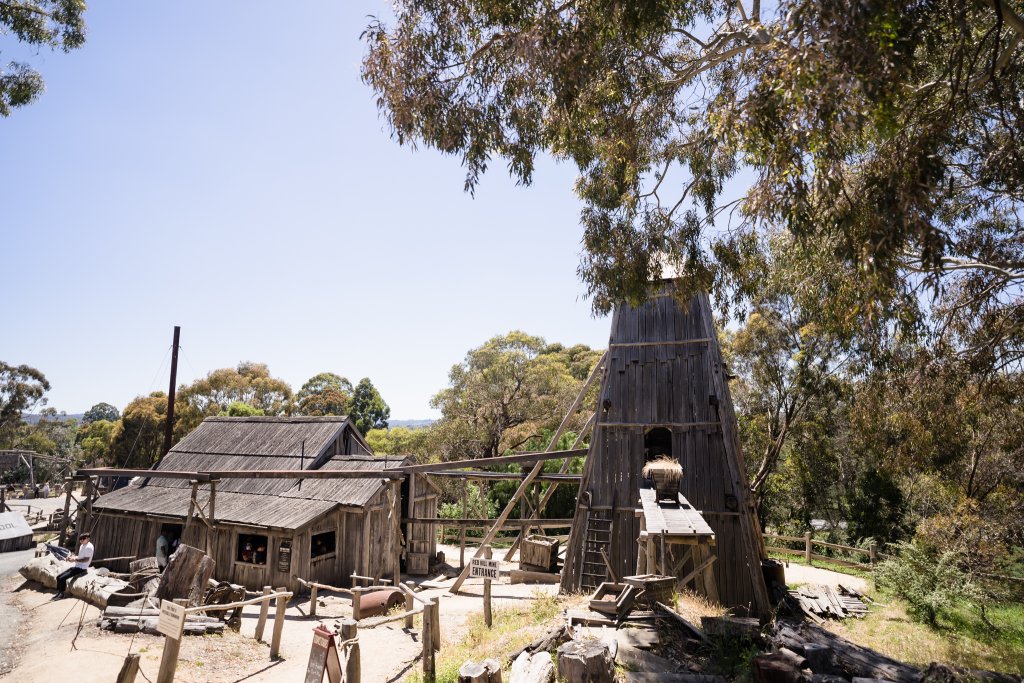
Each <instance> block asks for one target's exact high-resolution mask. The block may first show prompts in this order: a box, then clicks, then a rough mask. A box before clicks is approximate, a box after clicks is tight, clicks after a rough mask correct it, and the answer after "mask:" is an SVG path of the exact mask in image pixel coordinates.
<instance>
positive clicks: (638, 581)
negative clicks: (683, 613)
mask: <svg viewBox="0 0 1024 683" xmlns="http://www.w3.org/2000/svg"><path fill="white" fill-rule="evenodd" d="M622 580H623V581H625V582H626V583H627V584H629V585H630V586H633V587H634V588H635V589H636V592H637V596H636V600H637V602H639V603H641V604H642V605H644V606H646V607H649V608H651V609H653V608H654V603H655V602H660V603H662V604H665V605H670V604H671V601H672V591H673V590H675V584H676V579H675V577H674V576H662V575H661V574H640V575H639V576H626V577H623V579H622Z"/></svg>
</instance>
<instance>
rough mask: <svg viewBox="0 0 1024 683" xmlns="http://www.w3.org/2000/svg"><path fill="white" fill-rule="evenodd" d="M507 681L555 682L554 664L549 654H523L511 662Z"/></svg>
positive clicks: (523, 682) (518, 682) (513, 682)
mask: <svg viewBox="0 0 1024 683" xmlns="http://www.w3.org/2000/svg"><path fill="white" fill-rule="evenodd" d="M508 680H509V683H552V682H553V681H554V680H555V662H554V661H553V660H552V659H551V654H550V653H549V652H536V653H534V654H530V653H529V652H523V653H522V654H520V655H519V656H518V657H516V659H515V661H514V662H512V671H511V673H510V674H509V678H508Z"/></svg>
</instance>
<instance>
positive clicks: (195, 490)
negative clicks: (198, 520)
mask: <svg viewBox="0 0 1024 683" xmlns="http://www.w3.org/2000/svg"><path fill="white" fill-rule="evenodd" d="M189 484H191V485H192V498H191V499H189V501H188V515H187V516H186V517H185V528H184V529H182V530H181V537H182V538H185V533H186V532H187V531H188V527H189V525H191V524H192V516H193V515H194V514H195V512H196V497H197V496H198V495H199V482H198V481H196V480H195V479H192V480H190V481H189ZM189 543H191V541H189Z"/></svg>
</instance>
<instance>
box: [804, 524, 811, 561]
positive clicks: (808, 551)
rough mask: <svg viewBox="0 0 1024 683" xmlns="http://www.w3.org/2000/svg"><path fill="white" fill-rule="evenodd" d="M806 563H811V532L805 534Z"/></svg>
mask: <svg viewBox="0 0 1024 683" xmlns="http://www.w3.org/2000/svg"><path fill="white" fill-rule="evenodd" d="M804 562H806V563H807V564H810V563H811V532H810V531H805V532H804Z"/></svg>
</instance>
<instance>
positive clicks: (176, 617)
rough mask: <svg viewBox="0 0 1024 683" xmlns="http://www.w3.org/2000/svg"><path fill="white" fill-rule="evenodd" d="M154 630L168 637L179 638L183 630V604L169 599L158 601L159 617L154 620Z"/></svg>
mask: <svg viewBox="0 0 1024 683" xmlns="http://www.w3.org/2000/svg"><path fill="white" fill-rule="evenodd" d="M156 630H157V631H159V632H160V633H162V634H164V635H165V636H167V637H168V638H174V639H175V640H179V639H180V638H181V634H182V632H183V631H184V630H185V606H184V605H178V604H176V603H174V602H172V601H171V600H161V601H160V618H159V619H157V622H156Z"/></svg>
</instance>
